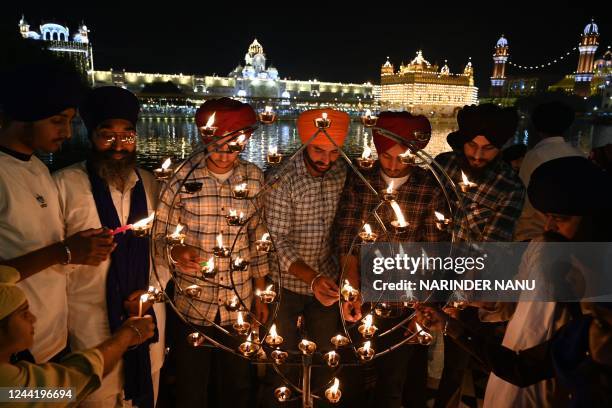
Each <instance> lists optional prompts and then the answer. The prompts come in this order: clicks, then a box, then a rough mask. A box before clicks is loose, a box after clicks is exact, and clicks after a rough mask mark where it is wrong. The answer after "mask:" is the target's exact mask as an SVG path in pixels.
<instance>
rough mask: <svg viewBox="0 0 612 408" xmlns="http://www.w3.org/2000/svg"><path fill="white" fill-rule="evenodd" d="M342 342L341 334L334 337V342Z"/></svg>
mask: <svg viewBox="0 0 612 408" xmlns="http://www.w3.org/2000/svg"><path fill="white" fill-rule="evenodd" d="M341 341H342V335H341V334H337V335H336V342H338V343H340V342H341Z"/></svg>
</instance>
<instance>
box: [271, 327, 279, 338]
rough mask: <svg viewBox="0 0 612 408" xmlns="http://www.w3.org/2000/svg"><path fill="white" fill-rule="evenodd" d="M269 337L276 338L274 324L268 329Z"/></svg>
mask: <svg viewBox="0 0 612 408" xmlns="http://www.w3.org/2000/svg"><path fill="white" fill-rule="evenodd" d="M270 336H271V337H272V338H274V337H278V333H277V332H276V325H275V324H273V325H272V326H271V327H270Z"/></svg>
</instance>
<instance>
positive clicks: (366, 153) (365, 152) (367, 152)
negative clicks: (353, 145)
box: [361, 146, 372, 159]
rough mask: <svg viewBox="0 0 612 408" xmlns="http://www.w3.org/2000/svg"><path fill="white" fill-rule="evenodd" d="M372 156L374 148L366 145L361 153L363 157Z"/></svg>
mask: <svg viewBox="0 0 612 408" xmlns="http://www.w3.org/2000/svg"><path fill="white" fill-rule="evenodd" d="M370 156H372V149H370V146H364V148H363V153H361V158H362V159H369V158H370Z"/></svg>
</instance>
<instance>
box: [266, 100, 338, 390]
mask: <svg viewBox="0 0 612 408" xmlns="http://www.w3.org/2000/svg"><path fill="white" fill-rule="evenodd" d="M323 114H327V118H328V120H329V121H330V126H329V127H328V128H327V129H325V131H326V132H327V134H328V135H329V138H328V137H327V135H325V134H324V133H322V132H321V133H319V134H318V135H317V137H315V138H314V139H313V140H310V139H311V138H312V136H313V135H314V134H315V133H316V132H317V131H318V130H319V129H318V128H317V126H316V125H315V120H316V119H318V118H323ZM349 121H350V119H349V116H348V114H346V113H344V112H340V111H337V110H333V109H314V110H309V111H305V112H303V113H302V114H300V116H299V117H298V119H297V129H298V134H299V136H300V139H301V140H302V143H304V144H307V145H306V147H305V148H304V150H303V151H302V152H300V153H298V154H297V155H296V156H295V158H294V160H293V161H292V162H291V163H290V164H289V165H288V166H287V168H285V171H284V173H283V174H281V175H280V178H279V179H278V181H277V182H276V183H275V184H273V185H272V188H271V190H270V192H269V194H268V195H267V200H266V217H267V221H268V224H267V225H268V228H269V230H270V234H271V235H272V238H273V239H274V243H275V246H276V249H277V252H276V254H277V255H278V262H272V263H271V265H270V267H271V268H277V267H278V266H280V273H281V274H282V289H281V290H282V299H283V301H282V305H281V308H280V310H279V312H278V316H277V320H276V327H277V329H278V331H279V333H280V334H282V336H283V337H284V338H285V342H284V344H283V346H284V347H285V348H287V349H289V350H296V349H297V346H298V342H299V340H300V339H299V338H298V335H297V332H296V330H295V324H296V320H297V318H298V316H299V315H303V316H304V327H303V328H305V331H306V335H307V336H308V337H307V338H308V339H309V340H311V341H314V342H315V343H316V344H317V351H321V352H323V353H325V352H327V351H330V350H331V349H332V347H333V346H332V345H331V343H330V341H329V340H330V339H331V338H332V337H333V336H334V335H336V334H337V333H338V324H339V319H338V311H337V308H336V307H334V303H336V302H337V301H338V285H337V284H338V264H337V262H336V260H335V259H334V258H333V257H332V250H331V248H332V244H333V241H332V224H333V221H334V217H335V215H336V208H337V206H338V201H339V199H340V194H341V193H342V188H343V186H344V182H345V179H346V166H345V165H344V163H343V162H342V161H341V160H338V158H339V157H340V152H339V150H338V146H342V144H343V143H344V139H345V138H346V135H347V133H348V129H349ZM330 139H331V140H330ZM332 140H333V142H332ZM270 276H271V277H272V278H273V279H274V278H276V277H277V276H278V274H277V273H276V272H275V273H271V275H270ZM319 374H323V373H319V370H318V369H316V370H315V371H314V373H313V389H316V388H317V387H319V386H322V385H323V384H324V381H326V379H325V376H324V375H319ZM288 375H289V376H290V378H292V380H293V381H297V376H298V372H296V370H291V371H290V372H288ZM276 380H278V378H277V379H276ZM271 381H274V380H272V379H271ZM272 385H274V386H276V385H279V384H278V383H274V384H272ZM268 394H270V395H271V394H272V391H271V390H270V391H269V392H268Z"/></svg>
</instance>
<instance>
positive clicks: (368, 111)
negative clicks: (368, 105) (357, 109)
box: [365, 109, 372, 118]
mask: <svg viewBox="0 0 612 408" xmlns="http://www.w3.org/2000/svg"><path fill="white" fill-rule="evenodd" d="M365 116H366V118H369V117H370V116H372V111H371V110H369V109H366V111H365Z"/></svg>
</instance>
